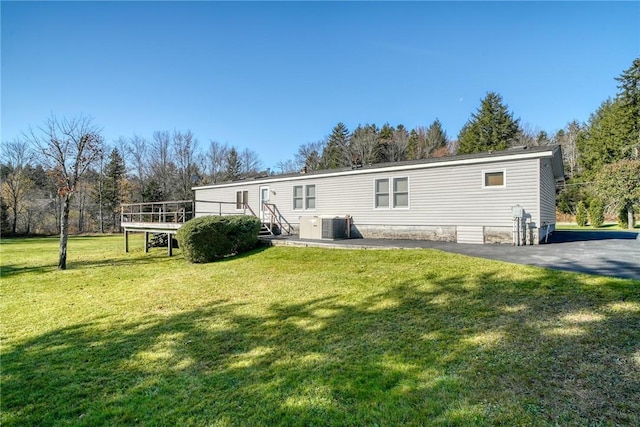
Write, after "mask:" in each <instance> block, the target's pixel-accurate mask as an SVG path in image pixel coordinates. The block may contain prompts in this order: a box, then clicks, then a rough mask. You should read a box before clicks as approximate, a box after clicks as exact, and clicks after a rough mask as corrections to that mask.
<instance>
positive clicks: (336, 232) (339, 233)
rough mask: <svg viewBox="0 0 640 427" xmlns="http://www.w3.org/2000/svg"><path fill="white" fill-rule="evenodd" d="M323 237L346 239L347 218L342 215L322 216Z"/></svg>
mask: <svg viewBox="0 0 640 427" xmlns="http://www.w3.org/2000/svg"><path fill="white" fill-rule="evenodd" d="M322 238H323V239H332V240H335V239H346V238H347V220H346V219H345V218H341V217H334V218H322Z"/></svg>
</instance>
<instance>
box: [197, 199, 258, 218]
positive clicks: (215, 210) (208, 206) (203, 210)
mask: <svg viewBox="0 0 640 427" xmlns="http://www.w3.org/2000/svg"><path fill="white" fill-rule="evenodd" d="M196 203H197V204H198V215H217V216H224V215H253V216H257V215H256V214H255V212H254V211H253V209H251V206H249V204H248V203H237V202H217V201H214V200H196Z"/></svg>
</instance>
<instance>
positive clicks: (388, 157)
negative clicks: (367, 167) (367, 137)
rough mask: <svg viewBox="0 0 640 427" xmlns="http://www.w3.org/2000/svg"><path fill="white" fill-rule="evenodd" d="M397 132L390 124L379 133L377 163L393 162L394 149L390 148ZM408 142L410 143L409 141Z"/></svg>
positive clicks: (383, 126)
mask: <svg viewBox="0 0 640 427" xmlns="http://www.w3.org/2000/svg"><path fill="white" fill-rule="evenodd" d="M394 132H395V128H394V127H393V126H391V125H390V124H389V123H385V124H384V125H382V128H380V132H379V133H378V149H377V150H376V151H377V152H378V161H377V163H386V162H391V161H393V160H394V159H393V155H392V153H393V149H392V148H390V145H391V144H393V134H394ZM407 142H408V141H407Z"/></svg>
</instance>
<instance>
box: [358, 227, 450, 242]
mask: <svg viewBox="0 0 640 427" xmlns="http://www.w3.org/2000/svg"><path fill="white" fill-rule="evenodd" d="M351 237H354V238H358V237H363V238H367V239H407V240H433V241H438V242H455V241H456V227H453V226H443V227H438V226H428V225H411V226H407V225H356V224H353V225H352V226H351Z"/></svg>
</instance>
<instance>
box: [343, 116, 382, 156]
mask: <svg viewBox="0 0 640 427" xmlns="http://www.w3.org/2000/svg"><path fill="white" fill-rule="evenodd" d="M350 142H351V153H352V154H353V156H354V162H356V163H358V164H360V165H369V164H373V163H375V162H376V160H377V159H378V149H379V147H380V135H379V134H378V129H377V128H376V126H375V125H365V126H358V127H357V128H356V129H355V130H354V131H353V134H352V135H351V140H350Z"/></svg>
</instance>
